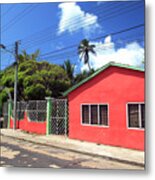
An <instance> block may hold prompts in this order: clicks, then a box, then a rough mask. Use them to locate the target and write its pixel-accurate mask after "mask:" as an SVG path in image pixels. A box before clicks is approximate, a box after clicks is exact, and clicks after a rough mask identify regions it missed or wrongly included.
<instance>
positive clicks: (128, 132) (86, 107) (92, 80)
mask: <svg viewBox="0 0 155 180" xmlns="http://www.w3.org/2000/svg"><path fill="white" fill-rule="evenodd" d="M144 76H145V74H144V70H143V69H140V68H136V67H133V66H128V65H122V64H117V63H113V62H111V63H109V64H107V65H105V66H103V67H102V68H100V69H99V70H97V71H96V72H95V73H94V74H92V75H91V76H89V77H88V78H86V79H84V80H83V81H81V82H80V83H78V84H76V85H75V86H73V87H72V88H70V89H69V90H67V91H66V92H65V93H64V96H68V102H69V138H73V139H78V140H84V141H90V142H95V143H98V144H105V145H112V146H121V147H125V148H131V149H138V150H144V133H145V104H144Z"/></svg>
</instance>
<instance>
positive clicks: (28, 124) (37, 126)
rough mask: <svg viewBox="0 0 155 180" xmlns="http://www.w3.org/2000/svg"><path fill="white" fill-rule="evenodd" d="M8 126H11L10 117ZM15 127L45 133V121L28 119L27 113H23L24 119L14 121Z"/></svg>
mask: <svg viewBox="0 0 155 180" xmlns="http://www.w3.org/2000/svg"><path fill="white" fill-rule="evenodd" d="M10 128H13V119H12V118H11V122H10ZM16 128H18V129H21V130H24V131H27V132H30V133H36V134H46V121H45V122H32V121H30V120H29V119H28V116H27V113H26V112H25V114H24V119H22V120H18V121H17V122H16Z"/></svg>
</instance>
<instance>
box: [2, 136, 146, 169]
mask: <svg viewBox="0 0 155 180" xmlns="http://www.w3.org/2000/svg"><path fill="white" fill-rule="evenodd" d="M1 166H2V167H33V168H75V169H77V168H78V169H79V168H80V169H88V168H89V169H90V168H91V169H134V170H143V168H142V167H139V166H133V165H129V164H125V163H119V162H115V161H111V160H107V159H103V158H95V157H92V156H88V155H83V154H81V153H73V152H70V151H67V150H62V149H58V148H53V147H49V146H45V145H38V144H35V143H30V142H27V141H22V140H17V139H13V138H10V137H5V136H2V137H1Z"/></svg>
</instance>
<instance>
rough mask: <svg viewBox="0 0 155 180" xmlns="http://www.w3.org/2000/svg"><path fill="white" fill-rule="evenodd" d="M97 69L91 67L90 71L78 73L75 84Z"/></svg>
mask: <svg viewBox="0 0 155 180" xmlns="http://www.w3.org/2000/svg"><path fill="white" fill-rule="evenodd" d="M94 72H95V71H94V69H91V70H90V71H89V72H87V71H85V70H84V71H82V72H81V73H79V74H77V75H76V76H75V79H74V84H77V83H79V82H80V81H82V80H83V79H85V78H87V77H89V76H90V75H91V74H93V73H94Z"/></svg>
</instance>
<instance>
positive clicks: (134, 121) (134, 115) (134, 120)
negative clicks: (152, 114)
mask: <svg viewBox="0 0 155 180" xmlns="http://www.w3.org/2000/svg"><path fill="white" fill-rule="evenodd" d="M128 124H129V127H132V128H144V127H145V104H128Z"/></svg>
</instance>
